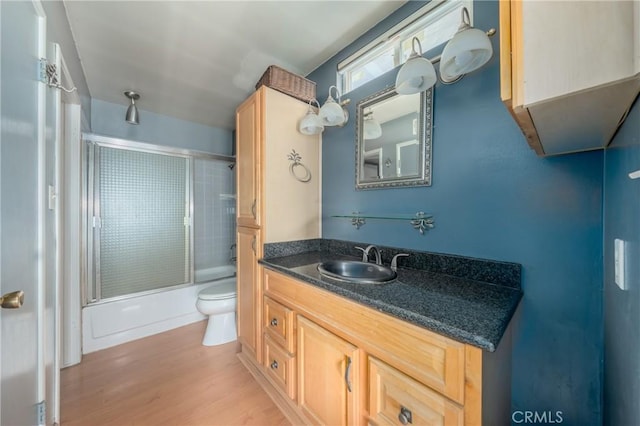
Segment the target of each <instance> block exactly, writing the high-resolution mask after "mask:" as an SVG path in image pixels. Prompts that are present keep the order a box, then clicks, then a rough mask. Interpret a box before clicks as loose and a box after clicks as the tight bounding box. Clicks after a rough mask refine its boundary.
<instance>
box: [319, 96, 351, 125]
mask: <svg viewBox="0 0 640 426" xmlns="http://www.w3.org/2000/svg"><path fill="white" fill-rule="evenodd" d="M331 89H336V95H337V98H338V101H337V102H336V100H335V99H333V97H332V96H331ZM341 97H342V95H341V94H340V91H339V90H338V88H337V87H336V86H331V87H329V96H328V97H327V100H326V102H325V103H324V105H322V107H321V108H320V113H319V114H318V115H319V116H320V119H321V120H322V124H323V125H324V126H344V125H345V124H346V123H347V120H349V113H348V112H347V110H346V109H345V108H344V105H346V104H348V103H349V100H348V99H347V100H345V101H343V100H342V98H341Z"/></svg>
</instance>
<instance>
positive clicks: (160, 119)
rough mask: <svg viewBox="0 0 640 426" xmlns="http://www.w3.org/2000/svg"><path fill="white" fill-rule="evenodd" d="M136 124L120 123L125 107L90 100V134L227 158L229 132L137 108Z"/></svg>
mask: <svg viewBox="0 0 640 426" xmlns="http://www.w3.org/2000/svg"><path fill="white" fill-rule="evenodd" d="M138 109H139V112H140V124H138V125H134V124H129V123H127V122H126V121H124V116H125V114H126V112H127V106H124V105H119V104H113V103H111V102H105V101H101V100H98V99H93V100H92V101H91V131H92V132H93V133H95V134H98V135H104V136H111V137H115V138H121V139H128V140H133V141H136V142H147V143H153V144H156V145H166V146H172V147H178V148H185V149H191V150H196V151H204V152H210V153H214V154H222V155H231V153H232V149H233V148H232V145H233V138H232V134H231V130H225V129H220V128H217V127H210V126H205V125H203V124H198V123H192V122H190V121H185V120H181V119H179V118H174V117H169V116H166V115H160V114H156V113H153V112H149V111H144V110H142V109H140V108H138Z"/></svg>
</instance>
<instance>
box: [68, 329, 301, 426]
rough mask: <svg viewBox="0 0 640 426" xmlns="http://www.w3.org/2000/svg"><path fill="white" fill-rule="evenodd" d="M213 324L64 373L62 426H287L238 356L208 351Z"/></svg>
mask: <svg viewBox="0 0 640 426" xmlns="http://www.w3.org/2000/svg"><path fill="white" fill-rule="evenodd" d="M205 326H206V322H198V323H195V324H191V325H188V326H186V327H181V328H178V329H175V330H171V331H168V332H165V333H162V334H158V335H155V336H151V337H147V338H145V339H141V340H137V341H134V342H130V343H126V344H124V345H120V346H116V347H113V348H109V349H105V350H102V351H99V352H94V353H91V354H88V355H85V356H84V357H83V359H82V363H81V364H79V365H76V366H73V367H69V368H66V369H64V370H62V372H61V404H60V405H61V407H60V410H61V417H62V418H61V423H62V426H75V425H82V426H85V425H86V426H103V425H104V426H106V425H114V426H115V425H117V426H124V425H139V426H146V425H150V426H151V425H153V426H159V425H168V426H214V425H260V426H270V425H274V426H277V425H288V424H289V422H288V421H287V419H286V418H285V417H284V415H283V414H282V413H281V412H280V410H278V408H277V407H276V406H275V404H274V403H273V402H272V401H271V399H270V398H269V396H268V395H267V394H266V393H265V392H264V391H263V390H262V388H261V387H260V385H258V384H257V383H256V382H255V380H254V379H253V377H252V376H251V374H249V372H248V371H247V370H246V369H245V367H244V366H243V365H242V364H241V363H240V361H239V360H238V358H237V356H236V352H237V350H238V345H237V343H235V342H233V343H229V344H226V345H220V346H213V347H206V346H202V345H201V340H202V336H203V334H204V329H205Z"/></svg>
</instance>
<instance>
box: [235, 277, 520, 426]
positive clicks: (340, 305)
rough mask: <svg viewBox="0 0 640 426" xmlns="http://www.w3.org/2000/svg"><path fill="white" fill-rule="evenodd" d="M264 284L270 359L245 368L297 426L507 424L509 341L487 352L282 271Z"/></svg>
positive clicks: (265, 325) (508, 414) (265, 338)
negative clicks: (315, 425) (257, 366)
mask: <svg viewBox="0 0 640 426" xmlns="http://www.w3.org/2000/svg"><path fill="white" fill-rule="evenodd" d="M262 282H263V287H264V288H263V314H264V315H263V330H264V342H265V343H264V345H265V354H267V353H269V354H273V356H267V355H265V357H264V362H263V364H262V367H261V368H260V369H255V368H253V367H252V366H251V364H248V363H247V362H245V365H247V366H248V367H249V369H250V371H251V372H252V373H253V374H254V376H255V377H256V379H258V381H259V382H260V383H261V384H262V385H263V387H264V388H265V390H266V391H267V392H268V393H270V395H271V396H272V398H273V399H274V401H275V402H276V404H277V405H278V406H279V407H280V409H281V410H282V411H283V412H284V413H285V414H286V415H287V417H288V418H289V420H290V421H291V422H292V423H293V424H319V425H347V424H348V425H366V424H371V425H385V424H396V425H397V424H421V425H422V424H425V425H457V426H480V425H483V424H484V425H487V426H498V425H502V424H504V425H507V424H510V404H511V398H510V371H511V364H510V360H511V354H510V351H511V346H510V338H509V336H508V333H506V334H505V336H504V337H503V338H502V342H501V343H500V346H499V348H498V350H497V351H496V352H494V353H488V352H485V351H483V350H481V349H479V348H477V347H475V346H472V345H468V344H464V343H460V342H457V341H456V340H454V339H451V338H448V337H445V336H442V335H439V334H437V333H434V332H432V331H429V330H427V329H425V328H422V327H418V326H415V325H413V324H410V323H407V322H405V321H402V320H400V319H397V318H395V317H392V316H389V315H387V314H384V313H381V312H379V311H377V310H375V309H372V308H369V307H366V306H363V305H361V304H358V303H356V302H353V301H351V300H348V299H346V298H343V297H341V296H338V295H336V294H333V293H331V292H329V291H327V290H324V289H321V288H318V287H315V286H313V285H311V284H308V283H305V282H303V281H299V280H297V279H294V278H292V277H289V276H287V275H285V274H282V273H280V272H276V271H273V270H270V269H264V270H263V281H262ZM241 359H242V360H243V361H245V360H244V359H243V356H241ZM274 362H275V364H274ZM291 363H293V365H295V369H293V370H294V371H295V373H294V371H292V368H291ZM274 365H277V368H276V369H274V368H273V366H274ZM283 365H284V366H285V367H284V370H281V369H280V368H281V366H283ZM274 370H278V371H277V372H276V371H274ZM293 389H295V390H296V391H295V392H294V391H293ZM405 422H406V423H405Z"/></svg>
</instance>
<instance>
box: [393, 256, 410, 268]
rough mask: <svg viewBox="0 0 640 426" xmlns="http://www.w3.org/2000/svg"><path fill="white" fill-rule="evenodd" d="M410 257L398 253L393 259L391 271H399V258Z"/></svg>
mask: <svg viewBox="0 0 640 426" xmlns="http://www.w3.org/2000/svg"><path fill="white" fill-rule="evenodd" d="M407 256H410V255H409V254H407V253H398V254H396V255H395V256H393V259H391V270H392V271H394V272H395V271H397V270H398V258H399V257H407Z"/></svg>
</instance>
